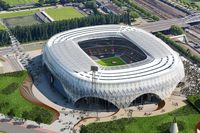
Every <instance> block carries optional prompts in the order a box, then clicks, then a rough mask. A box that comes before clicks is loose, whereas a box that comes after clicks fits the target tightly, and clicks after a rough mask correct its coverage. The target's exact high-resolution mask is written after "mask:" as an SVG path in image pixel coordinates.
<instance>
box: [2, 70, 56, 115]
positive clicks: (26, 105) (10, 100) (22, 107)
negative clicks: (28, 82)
mask: <svg viewBox="0 0 200 133" xmlns="http://www.w3.org/2000/svg"><path fill="white" fill-rule="evenodd" d="M26 77H27V72H26V71H21V72H18V73H17V72H14V73H10V74H7V75H6V74H0V113H3V114H7V113H8V112H9V111H10V110H13V112H14V115H15V116H17V117H22V113H23V112H25V111H31V110H32V109H33V108H34V107H36V106H38V105H35V104H32V103H30V102H29V101H27V100H25V99H24V98H23V97H22V96H21V94H20V89H19V88H20V86H21V84H22V82H23V81H24V79H25V78H26ZM13 84H15V86H17V87H13V86H12V85H13ZM9 86H12V87H9ZM8 90H10V91H8ZM46 110H47V109H46ZM47 111H48V110H47ZM52 113H53V112H52Z"/></svg>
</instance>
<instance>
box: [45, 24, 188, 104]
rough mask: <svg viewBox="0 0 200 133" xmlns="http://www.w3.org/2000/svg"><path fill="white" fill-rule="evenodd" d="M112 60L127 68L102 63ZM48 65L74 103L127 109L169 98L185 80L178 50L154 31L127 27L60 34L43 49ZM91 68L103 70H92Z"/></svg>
mask: <svg viewBox="0 0 200 133" xmlns="http://www.w3.org/2000/svg"><path fill="white" fill-rule="evenodd" d="M110 57H116V58H120V59H122V60H123V62H124V64H121V65H115V63H116V61H112V62H111V64H112V63H113V64H112V65H113V66H102V65H100V64H98V63H97V60H102V59H105V58H110ZM43 64H44V66H45V67H47V69H48V70H49V72H50V73H51V76H50V77H51V78H50V81H51V84H52V85H53V86H54V87H55V88H56V89H57V90H58V91H60V92H61V93H62V94H63V95H64V96H65V97H67V98H68V99H70V100H71V102H72V103H74V104H75V105H76V104H78V103H79V102H86V103H88V102H91V101H92V102H94V101H100V103H105V102H107V103H108V104H109V105H112V106H115V107H117V108H123V107H129V106H131V105H134V104H144V103H145V102H153V101H154V100H155V99H156V98H157V99H165V98H167V97H169V96H170V95H171V93H172V91H173V90H174V89H175V87H176V86H177V84H178V83H179V82H180V81H181V80H182V79H183V78H184V76H185V74H184V67H183V64H182V61H181V59H180V57H179V54H178V53H177V52H175V51H173V50H172V49H171V48H170V47H169V46H168V45H167V44H165V43H164V42H163V41H162V40H160V39H158V38H156V37H155V36H154V35H152V34H151V33H148V32H146V31H144V30H142V29H138V28H135V27H129V26H124V25H101V26H92V27H84V28H78V29H73V30H68V31H65V32H61V33H59V34H56V35H54V36H53V37H52V38H50V39H49V41H48V42H47V44H46V45H45V46H44V49H43ZM91 66H95V67H97V68H98V70H97V71H96V72H92V71H91ZM93 98H94V99H93ZM91 99H92V100H91Z"/></svg>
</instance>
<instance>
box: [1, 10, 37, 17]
mask: <svg viewBox="0 0 200 133" xmlns="http://www.w3.org/2000/svg"><path fill="white" fill-rule="evenodd" d="M36 12H39V10H28V11H17V12H9V13H1V14H0V18H12V17H18V16H27V15H32V14H34V13H36Z"/></svg>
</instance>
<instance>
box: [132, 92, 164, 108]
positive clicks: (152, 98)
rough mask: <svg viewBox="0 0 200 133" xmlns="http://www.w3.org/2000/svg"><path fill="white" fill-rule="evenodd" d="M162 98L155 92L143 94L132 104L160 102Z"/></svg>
mask: <svg viewBox="0 0 200 133" xmlns="http://www.w3.org/2000/svg"><path fill="white" fill-rule="evenodd" d="M160 101H161V99H160V97H159V96H158V95H156V94H153V93H147V94H143V95H141V96H139V97H137V98H136V99H135V100H133V102H132V103H131V105H130V106H137V105H144V104H158V103H160Z"/></svg>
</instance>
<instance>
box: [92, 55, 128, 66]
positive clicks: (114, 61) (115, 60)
mask: <svg viewBox="0 0 200 133" xmlns="http://www.w3.org/2000/svg"><path fill="white" fill-rule="evenodd" d="M96 62H97V63H98V64H100V65H102V66H118V65H124V64H126V63H125V62H124V61H123V60H122V59H121V58H120V57H110V58H105V59H100V60H97V61H96Z"/></svg>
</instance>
